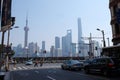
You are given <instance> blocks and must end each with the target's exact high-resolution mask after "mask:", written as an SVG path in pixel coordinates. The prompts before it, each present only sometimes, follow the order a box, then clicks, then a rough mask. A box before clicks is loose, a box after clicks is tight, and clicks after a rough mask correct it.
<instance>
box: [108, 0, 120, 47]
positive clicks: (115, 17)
mask: <svg viewBox="0 0 120 80" xmlns="http://www.w3.org/2000/svg"><path fill="white" fill-rule="evenodd" d="M109 8H110V12H111V22H110V24H111V27H112V37H113V39H112V42H113V44H114V45H117V44H119V43H120V21H119V17H120V0H109Z"/></svg>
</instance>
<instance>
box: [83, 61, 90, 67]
mask: <svg viewBox="0 0 120 80" xmlns="http://www.w3.org/2000/svg"><path fill="white" fill-rule="evenodd" d="M91 61H92V59H86V60H84V61H83V67H84V66H86V65H88V64H90V62H91Z"/></svg>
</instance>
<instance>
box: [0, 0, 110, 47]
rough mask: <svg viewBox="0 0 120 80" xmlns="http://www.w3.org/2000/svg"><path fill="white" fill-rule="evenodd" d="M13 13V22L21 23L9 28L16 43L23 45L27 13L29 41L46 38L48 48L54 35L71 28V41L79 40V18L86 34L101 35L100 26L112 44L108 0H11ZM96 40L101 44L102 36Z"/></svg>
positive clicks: (40, 42)
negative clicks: (14, 19) (14, 18)
mask: <svg viewBox="0 0 120 80" xmlns="http://www.w3.org/2000/svg"><path fill="white" fill-rule="evenodd" d="M12 16H14V17H16V21H15V25H14V26H19V28H13V29H12V30H11V31H10V43H12V45H13V46H17V45H18V44H22V45H23V46H24V27H25V25H26V16H28V27H29V32H28V42H29V43H30V42H35V43H36V42H37V43H38V46H40V48H41V44H42V41H45V42H46V48H47V49H49V48H50V47H51V45H54V42H55V36H58V37H60V38H61V37H62V36H65V35H66V34H67V30H68V29H71V30H72V41H73V42H74V43H77V40H78V24H77V20H78V18H81V23H82V34H83V37H89V35H90V33H91V34H92V37H102V33H101V32H100V31H97V30H96V29H97V28H100V29H101V30H104V32H105V38H108V37H109V39H110V43H111V45H112V42H111V39H112V32H111V25H110V19H111V16H110V10H109V0H12ZM14 26H13V27H14ZM0 38H1V37H0ZM6 40H7V33H6V34H5V42H6ZM96 40H97V41H100V43H101V44H102V42H101V40H100V39H96ZM85 41H87V40H85ZM107 43H108V42H107V39H106V44H107Z"/></svg>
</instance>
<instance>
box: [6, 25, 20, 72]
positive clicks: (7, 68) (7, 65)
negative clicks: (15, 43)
mask: <svg viewBox="0 0 120 80" xmlns="http://www.w3.org/2000/svg"><path fill="white" fill-rule="evenodd" d="M13 28H19V26H15V27H12V28H9V29H8V39H7V48H9V47H10V46H11V45H9V39H10V30H12V29H13ZM8 54H9V52H8V51H7V54H6V71H8V70H9V63H8V62H9V57H8Z"/></svg>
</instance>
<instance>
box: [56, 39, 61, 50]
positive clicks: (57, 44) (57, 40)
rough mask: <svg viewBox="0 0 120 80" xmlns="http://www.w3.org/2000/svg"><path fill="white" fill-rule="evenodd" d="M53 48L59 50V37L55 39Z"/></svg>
mask: <svg viewBox="0 0 120 80" xmlns="http://www.w3.org/2000/svg"><path fill="white" fill-rule="evenodd" d="M55 48H56V49H57V48H60V38H59V37H55Z"/></svg>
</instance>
